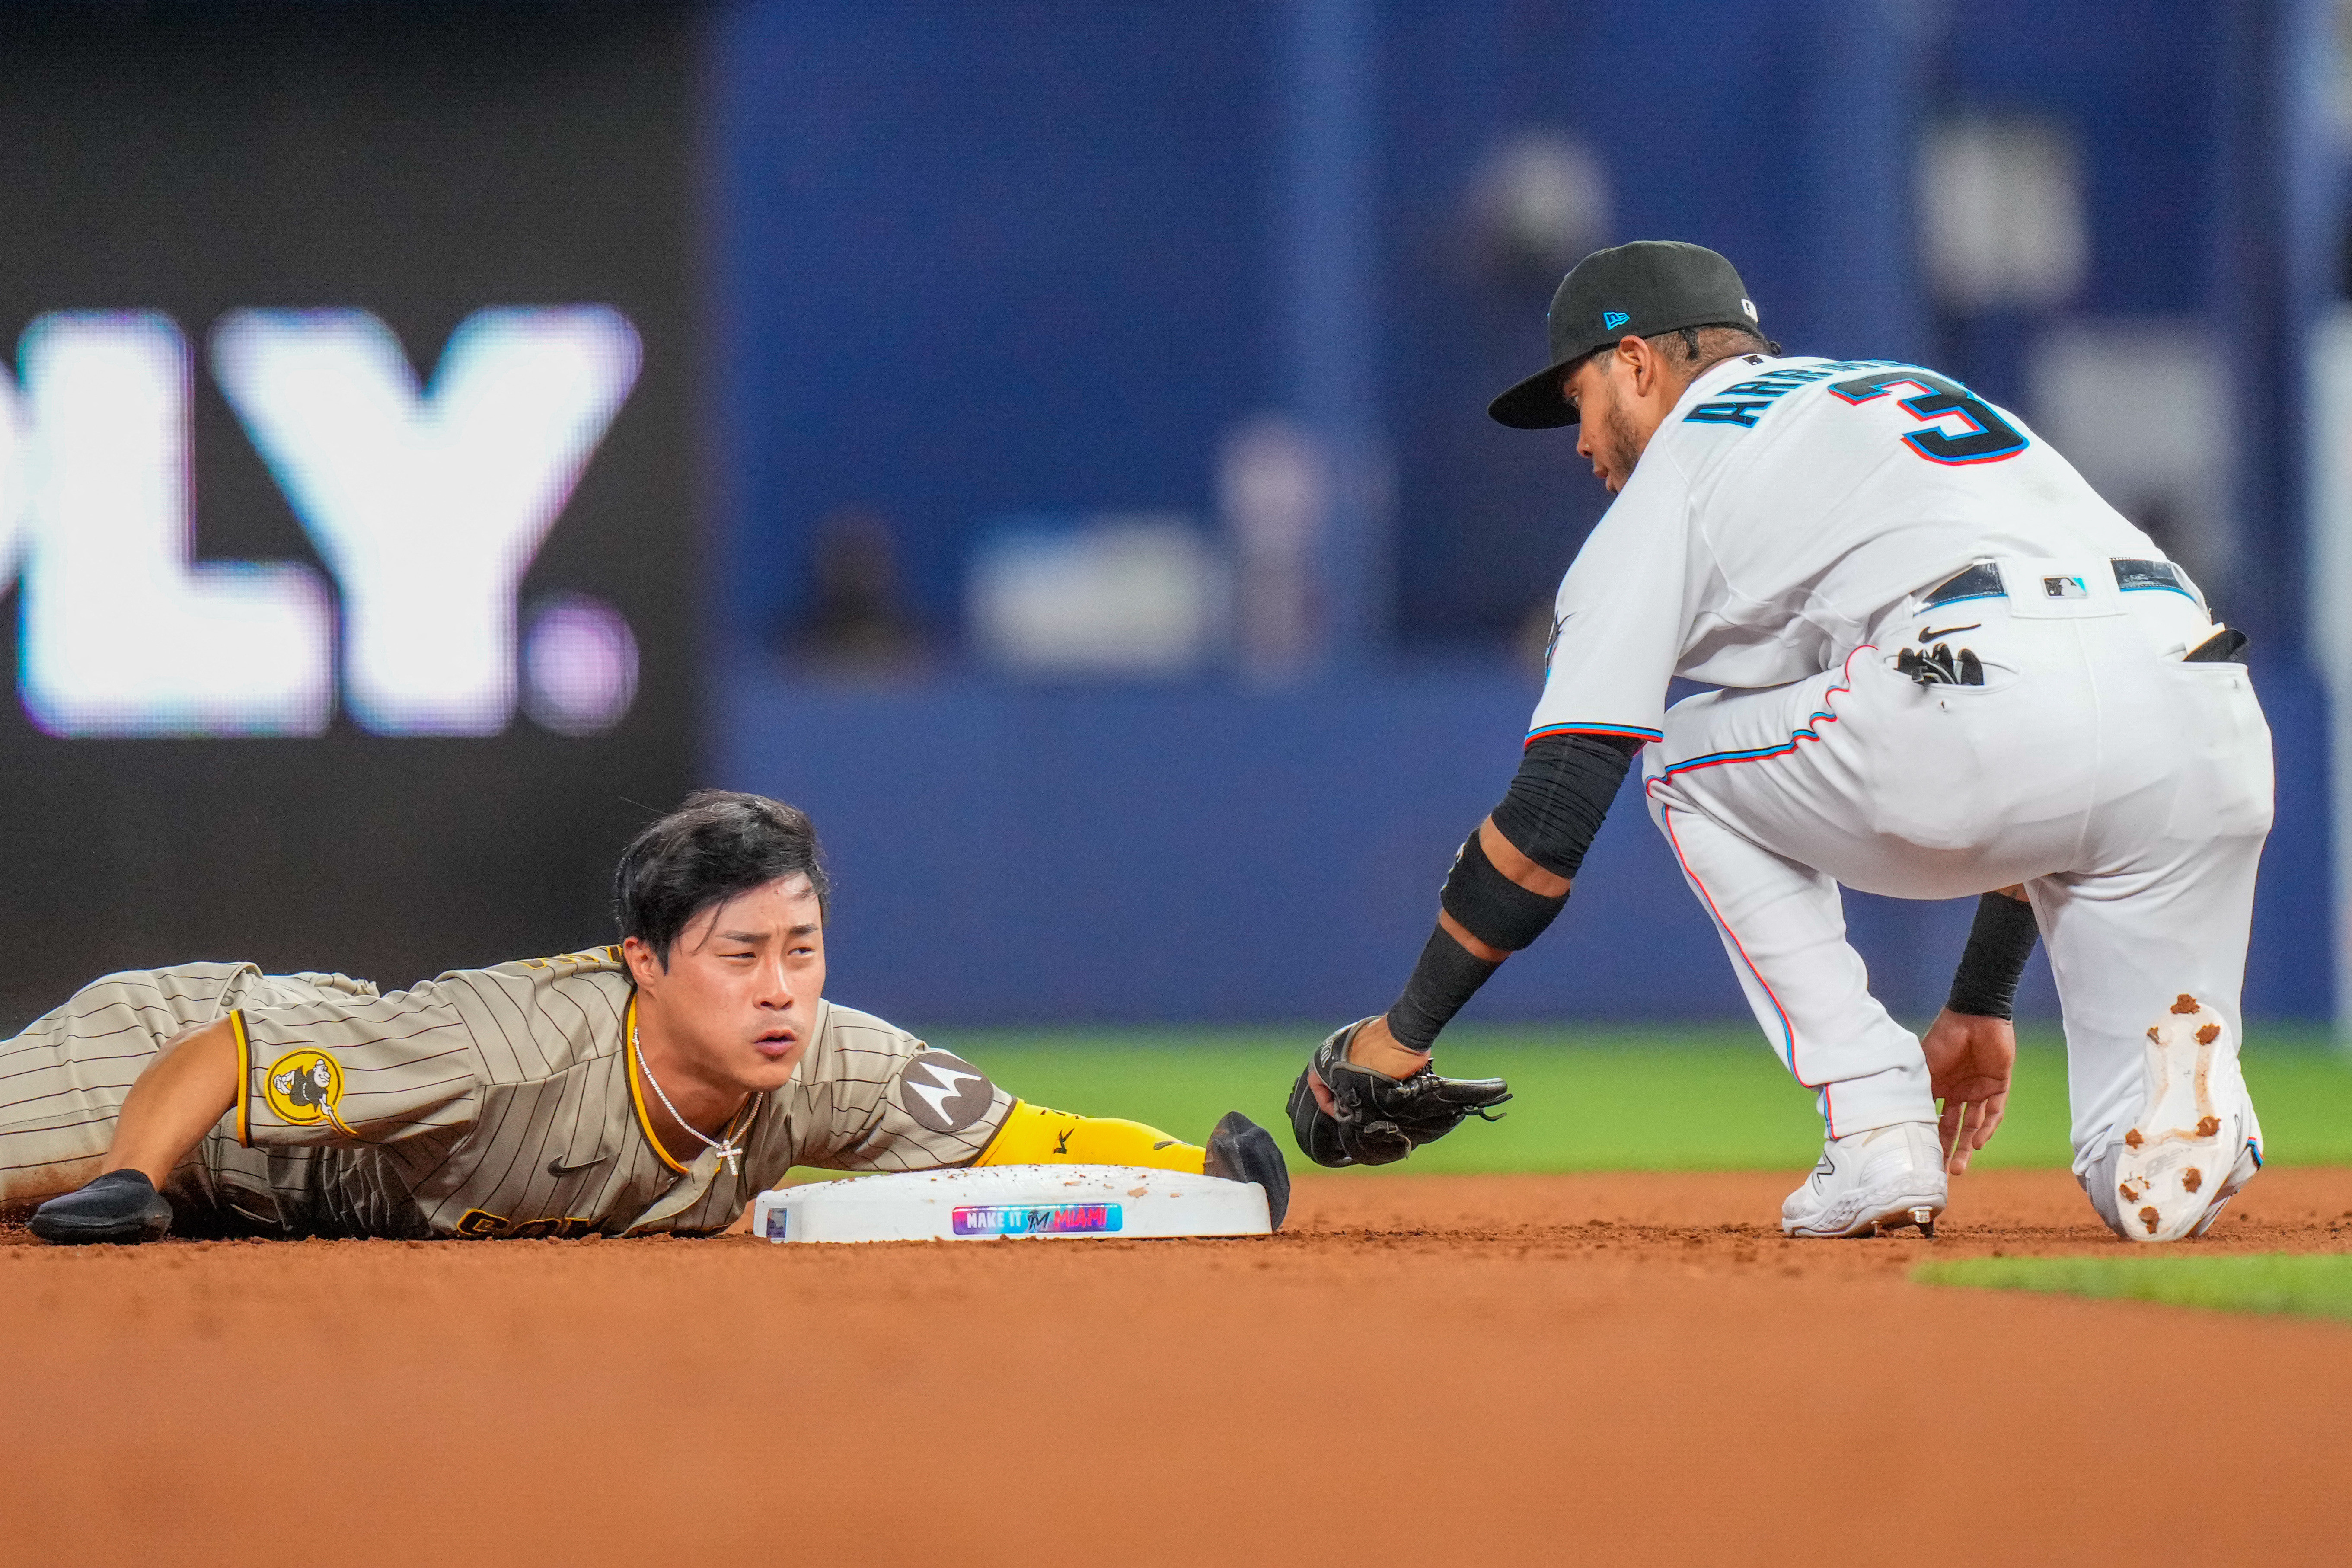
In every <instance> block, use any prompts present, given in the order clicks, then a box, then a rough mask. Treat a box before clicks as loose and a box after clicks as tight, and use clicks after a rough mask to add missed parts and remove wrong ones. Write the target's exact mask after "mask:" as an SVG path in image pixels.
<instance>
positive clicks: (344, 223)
mask: <svg viewBox="0 0 2352 1568" xmlns="http://www.w3.org/2000/svg"><path fill="white" fill-rule="evenodd" d="M694 26H695V17H694V14H693V12H692V10H691V9H690V8H689V7H688V6H685V5H658V4H656V5H641V4H640V5H617V4H594V3H590V4H583V5H565V6H548V5H523V4H502V3H498V0H491V3H488V4H470V5H469V4H457V3H455V0H417V3H414V4H408V5H333V6H320V5H310V4H302V3H299V0H259V3H251V4H246V5H236V6H218V7H215V6H121V5H105V4H89V5H42V6H26V7H10V8H7V9H6V10H5V11H0V58H5V59H6V60H7V61H8V63H9V69H8V71H7V73H6V75H5V77H0V218H5V227H4V228H0V232H5V234H6V235H7V236H8V239H7V243H6V261H5V265H0V349H7V348H13V351H14V352H13V358H12V359H10V360H9V361H8V362H7V363H6V364H5V371H6V374H0V583H5V591H6V593H7V595H8V599H7V601H6V605H5V609H6V610H9V611H12V612H13V613H7V614H5V615H0V624H4V625H5V637H6V638H7V641H8V644H9V647H10V651H11V652H12V653H13V656H14V657H13V658H12V660H11V668H12V669H13V672H14V681H13V687H14V700H13V701H6V700H0V770H5V772H0V779H5V790H0V845H5V855H6V861H5V864H6V872H5V875H6V880H5V884H0V941H5V949H0V951H5V952H6V954H7V961H6V962H5V963H0V1024H5V1025H6V1026H11V1027H13V1026H16V1025H17V1024H20V1023H22V1022H23V1021H24V1020H25V1019H26V1017H28V1016H30V1015H31V1014H32V1013H34V1012H36V1011H38V1010H39V1009H41V1008H42V1007H45V1006H47V1005H52V1004H54V1003H55V1002H56V1001H58V1000H61V999H62V997H63V995H64V994H65V992H66V991H67V990H68V989H69V988H70V987H72V986H73V985H75V984H79V982H81V981H83V980H85V979H88V978H90V977H92V976H94V975H96V974H98V973H101V972H103V971H105V970H108V969H110V968H121V967H127V966H133V965H144V964H151V963H168V962H174V961H179V960H185V959H191V958H253V959H256V960H257V961H259V962H261V963H264V964H266V965H268V966H270V967H272V968H278V969H306V968H308V969H340V970H343V971H346V972H348V973H359V974H364V975H367V976H368V977H370V978H373V979H375V980H377V981H378V982H380V983H382V984H384V985H385V986H386V987H387V988H390V987H393V986H396V985H402V984H407V983H409V982H411V981H413V980H415V979H418V978H421V977H423V976H425V975H427V974H429V973H434V972H436V971H437V970H439V969H441V968H445V967H449V966H452V965H457V964H465V963H486V962H492V961H496V960H499V959H502V958H509V957H519V956H528V955H530V954H532V953H536V952H560V951H564V950H567V949H571V948H575V947H578V946H581V945H583V944H585V943H588V942H595V941H600V940H604V937H605V936H606V934H607V931H608V917H607V914H606V911H605V905H604V879H605V877H606V875H607V874H608V872H609V868H610V867H611V864H612V861H613V858H614V855H615V853H616V852H617V850H618V848H619V847H620V845H621V843H622V842H623V841H624V840H625V837H626V836H627V835H628V834H629V833H630V832H631V831H633V830H634V828H635V826H637V825H638V824H640V823H641V822H643V821H644V820H645V819H646V817H647V816H650V815H651V814H653V813H654V812H656V811H658V810H662V809H666V808H667V807H668V806H669V805H672V804H674V802H675V801H676V799H677V796H678V795H679V794H680V793H681V792H682V791H683V790H684V789H685V788H686V787H688V785H689V784H691V783H692V782H693V781H692V778H691V762H692V750H693V743H694V734H693V729H692V721H693V710H694V703H693V685H694V683H693V679H692V666H693V658H694V653H695V650H694V647H693V646H692V635H691V633H692V626H693V625H694V617H693V615H692V605H693V595H694V585H695V573H696V570H697V563H696V561H695V560H694V552H695V549H696V545H697V543H698V537H699V529H698V521H697V520H698V493H697V492H698V484H697V479H698V474H697V470H696V466H695V455H696V453H697V451H698V448H699V442H698V436H697V431H698V423H699V421H698V417H697V412H696V392H697V386H698V369H697V367H696V364H695V363H694V359H693V355H694V353H695V348H696V345H695V342H694V341H693V336H692V332H691V331H690V321H689V314H688V312H689V304H690V300H691V299H692V273H693V268H694V265H695V262H694V258H693V255H692V252H691V246H690V237H691V234H692V232H693V221H692V214H691V213H690V211H689V210H688V192H690V191H691V190H692V189H693V188H694V184H695V181H694V179H693V178H692V170H691V168H690V167H689V163H688V159H689V157H690V155H691V152H692V142H691V138H690V136H689V133H688V115H689V111H690V110H691V107H692V106H691V100H690V98H689V90H690V68H691V57H692V51H693V47H694V37H693V29H694Z"/></svg>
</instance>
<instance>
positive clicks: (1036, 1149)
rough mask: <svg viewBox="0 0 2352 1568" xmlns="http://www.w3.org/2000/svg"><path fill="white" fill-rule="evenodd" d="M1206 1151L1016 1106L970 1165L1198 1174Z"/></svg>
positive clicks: (1116, 1123)
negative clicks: (1146, 1169) (1125, 1168)
mask: <svg viewBox="0 0 2352 1568" xmlns="http://www.w3.org/2000/svg"><path fill="white" fill-rule="evenodd" d="M1207 1158H1208V1151H1206V1150H1205V1149H1202V1147H1201V1146H1200V1145H1198V1144H1196V1143H1187V1142H1182V1141H1181V1140H1180V1139H1176V1138H1171V1137H1170V1136H1169V1135H1168V1134H1167V1133H1165V1132H1162V1131H1160V1129H1158V1128H1157V1127H1147V1126H1145V1125H1144V1124H1143V1123H1142V1122H1140V1121H1120V1120H1119V1119H1118V1118H1117V1117H1107V1116H1074V1115H1072V1114H1071V1113H1070V1112H1068V1111H1066V1110H1050V1109H1048V1108H1047V1107H1045V1106H1043V1105H1031V1104H1029V1103H1028V1102H1027V1101H1026V1100H1015V1101H1014V1102H1013V1109H1012V1110H1009V1111H1007V1112H1006V1113H1005V1116H1004V1123H1003V1126H1001V1127H999V1128H998V1129H997V1131H996V1136H995V1137H994V1138H993V1139H992V1140H990V1142H989V1145H988V1147H987V1148H985V1149H983V1150H982V1151H981V1154H980V1158H979V1159H977V1160H974V1161H973V1162H972V1163H973V1164H975V1165H1062V1164H1069V1165H1149V1166H1150V1167H1152V1168H1153V1169H1155V1170H1161V1171H1189V1172H1192V1173H1194V1174H1196V1175H1197V1174H1199V1173H1201V1171H1202V1165H1203V1163H1205V1162H1206V1160H1207Z"/></svg>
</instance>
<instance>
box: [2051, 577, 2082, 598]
mask: <svg viewBox="0 0 2352 1568" xmlns="http://www.w3.org/2000/svg"><path fill="white" fill-rule="evenodd" d="M2042 594H2043V595H2044V596H2045V597H2048V598H2052V599H2087V598H2089V597H2090V596H2091V590H2090V586H2089V584H2085V583H2084V581H2083V580H2082V579H2081V578H2080V577H2044V578H2043V579H2042Z"/></svg>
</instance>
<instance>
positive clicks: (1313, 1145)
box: [1290, 1018, 1511, 1165]
mask: <svg viewBox="0 0 2352 1568" xmlns="http://www.w3.org/2000/svg"><path fill="white" fill-rule="evenodd" d="M1370 1022H1371V1019H1370V1018H1361V1019H1359V1020H1357V1021H1356V1022H1355V1023H1352V1024H1350V1025H1349V1026H1347V1027H1346V1028H1344V1029H1341V1030H1339V1031H1338V1032H1337V1033H1336V1034H1334V1035H1333V1036H1332V1037H1330V1038H1329V1039H1328V1040H1326V1041H1324V1042H1323V1043H1322V1044H1321V1045H1319V1046H1318V1047H1315V1055H1314V1056H1313V1057H1312V1058H1309V1059H1308V1062H1307V1071H1306V1072H1302V1073H1300V1074H1299V1075H1298V1081H1297V1083H1295V1084H1293V1085H1291V1087H1290V1130H1291V1132H1292V1133H1293V1135H1295V1136H1296V1137H1297V1140H1298V1147H1299V1149H1300V1151H1301V1152H1304V1153H1305V1154H1306V1156H1307V1158H1308V1159H1310V1160H1312V1161H1314V1162H1315V1163H1317V1164H1318V1165H1386V1164H1391V1163H1394V1162H1396V1161H1398V1160H1402V1159H1403V1158H1404V1157H1405V1156H1406V1155H1407V1154H1410V1153H1412V1152H1413V1151H1414V1150H1415V1149H1418V1148H1419V1147H1421V1145H1423V1143H1426V1142H1430V1141H1431V1140H1432V1139H1435V1138H1443V1137H1444V1136H1445V1135H1446V1134H1447V1133H1448V1132H1451V1131H1454V1128H1456V1127H1458V1126H1460V1125H1461V1124H1462V1121H1463V1119H1464V1118H1465V1117H1470V1116H1476V1117H1479V1118H1481V1119H1483V1120H1485V1121H1500V1120H1502V1119H1501V1118H1500V1117H1498V1116H1494V1115H1490V1114H1488V1113H1489V1112H1490V1111H1491V1110H1493V1109H1494V1108H1495V1107H1496V1106H1497V1105H1500V1104H1502V1103H1503V1102H1504V1101H1505V1100H1508V1099H1510V1098H1511V1086H1510V1085H1509V1084H1507V1083H1505V1082H1504V1081H1503V1080H1502V1079H1498V1078H1440V1077H1438V1076H1437V1074H1436V1073H1435V1072H1433V1071H1432V1070H1431V1069H1430V1068H1422V1069H1421V1070H1420V1071H1419V1072H1417V1073H1414V1074H1413V1075H1412V1077H1411V1078H1391V1077H1389V1076H1388V1074H1386V1073H1381V1072H1374V1071H1373V1070H1372V1069H1371V1068H1360V1067H1358V1066H1356V1065H1355V1064H1354V1063H1353V1062H1350V1061H1349V1059H1348V1042H1349V1040H1352V1039H1354V1038H1355V1037H1356V1031H1357V1030H1359V1029H1360V1028H1362V1027H1363V1026H1365V1025H1366V1024H1369V1023H1370ZM1310 1073H1311V1074H1313V1075H1314V1076H1315V1077H1317V1078H1319V1079H1322V1080H1323V1087H1324V1088H1326V1089H1329V1090H1330V1091H1331V1101H1332V1104H1333V1105H1334V1106H1335V1107H1336V1108H1337V1110H1338V1112H1339V1113H1338V1114H1337V1115H1336V1116H1335V1115H1332V1114H1330V1113H1328V1112H1327V1111H1325V1110H1324V1109H1323V1107H1322V1106H1321V1104H1320V1103H1318V1101H1317V1100H1316V1098H1315V1089H1314V1087H1313V1086H1312V1085H1311V1084H1309V1083H1308V1082H1307V1075H1308V1074H1310Z"/></svg>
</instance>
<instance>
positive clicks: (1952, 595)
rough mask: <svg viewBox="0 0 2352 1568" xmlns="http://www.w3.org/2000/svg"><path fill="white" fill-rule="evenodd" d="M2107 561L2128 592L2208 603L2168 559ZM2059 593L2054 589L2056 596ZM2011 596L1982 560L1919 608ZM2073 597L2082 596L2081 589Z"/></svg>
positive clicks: (1932, 591)
mask: <svg viewBox="0 0 2352 1568" xmlns="http://www.w3.org/2000/svg"><path fill="white" fill-rule="evenodd" d="M2108 564H2109V565H2111V566H2113V567H2114V568H2115V574H2116V587H2117V588H2120V589H2122V590H2123V591H2124V592H2125V593H2126V594H2137V593H2142V592H2145V591H2147V590H2148V589H2155V588H2161V589H2164V590H2166V591H2168V592H2170V593H2174V594H2179V595H2180V596H2181V597H2183V598H2185V599H2188V600H2189V601H2191V602H2192V603H2194V604H2196V605H2200V606H2201V605H2203V604H2204V603H2205V600H2204V596H2203V595H2200V594H2199V593H2198V592H2197V584H2194V583H2192V582H2190V581H2189V574H2188V573H2186V572H2183V571H2182V570H2181V569H2180V568H2179V567H2178V566H2175V565H2174V564H2173V563H2171V562H2169V561H2126V560H2124V559H2122V558H2120V557H2117V558H2116V559H2115V560H2112V561H2110V562H2109V563H2108ZM2053 581H2057V580H2056V579H2053ZM2057 592H2058V590H2056V589H2054V588H2053V590H2052V593H2053V595H2055V594H2056V593H2057ZM2008 595H2009V590H2008V589H2007V588H2006V587H2004V586H2003V585H2002V584H2001V580H2000V567H1999V566H1998V565H1996V564H1995V563H1992V562H1990V561H1979V562H1978V563H1976V564H1975V565H1973V566H1971V567H1969V569H1968V570H1966V571H1964V572H1962V573H1960V574H1958V576H1955V577H1948V578H1946V579H1945V580H1944V581H1943V582H1942V583H1940V584H1937V585H1936V586H1935V587H1933V588H1930V589H1928V590H1927V593H1926V594H1925V595H1922V596H1921V599H1920V605H1919V607H1920V608H1921V609H1923V610H1933V609H1937V608H1938V607H1940V606H1942V605H1957V604H1958V603H1959V602H1960V601H1961V600H1963V599H2000V598H2006V597H2008ZM2074 596H2075V597H2078V598H2079V597H2080V596H2081V592H2080V590H2079V589H2078V590H2076V591H2075V592H2074Z"/></svg>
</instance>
